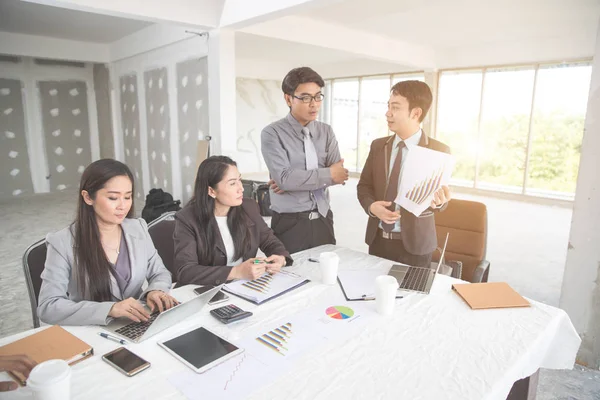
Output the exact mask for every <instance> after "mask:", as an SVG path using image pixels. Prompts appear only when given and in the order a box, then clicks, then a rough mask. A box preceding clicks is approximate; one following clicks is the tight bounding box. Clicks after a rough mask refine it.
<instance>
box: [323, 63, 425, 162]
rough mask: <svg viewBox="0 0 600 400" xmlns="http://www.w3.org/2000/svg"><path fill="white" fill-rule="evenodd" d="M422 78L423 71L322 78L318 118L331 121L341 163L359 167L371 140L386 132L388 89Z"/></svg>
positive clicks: (365, 158)
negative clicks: (321, 95)
mask: <svg viewBox="0 0 600 400" xmlns="http://www.w3.org/2000/svg"><path fill="white" fill-rule="evenodd" d="M412 79H415V80H420V81H424V79H425V77H424V75H423V73H409V74H397V75H378V76H365V77H358V78H346V79H330V80H327V81H325V88H324V92H325V96H326V97H325V101H324V103H323V106H322V108H321V113H320V115H319V120H320V121H323V122H325V123H328V124H331V126H332V127H333V131H334V132H335V136H336V138H337V141H338V143H339V146H340V153H341V155H342V158H343V159H344V166H345V167H346V168H348V170H349V171H350V172H360V171H361V170H362V167H363V165H364V164H365V161H366V160H367V156H368V155H369V149H370V147H371V142H372V141H373V140H375V139H377V138H379V137H382V136H387V135H389V134H390V132H389V131H388V128H387V123H386V119H385V112H386V110H387V102H388V100H389V97H390V89H391V88H392V85H393V84H394V83H396V82H400V81H406V80H412Z"/></svg>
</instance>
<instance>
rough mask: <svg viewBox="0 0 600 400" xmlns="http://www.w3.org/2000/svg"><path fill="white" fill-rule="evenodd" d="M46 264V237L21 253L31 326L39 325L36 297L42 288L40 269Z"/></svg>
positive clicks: (37, 326)
mask: <svg viewBox="0 0 600 400" xmlns="http://www.w3.org/2000/svg"><path fill="white" fill-rule="evenodd" d="M45 264H46V239H42V240H40V241H38V242H35V243H34V244H32V245H31V246H29V248H27V250H25V254H24V255H23V273H24V274H25V283H26V284H27V291H28V292H29V302H30V304H31V319H32V320H33V327H34V328H39V327H40V319H39V318H38V315H37V306H38V297H39V295H40V289H41V288H42V271H43V270H44V266H45Z"/></svg>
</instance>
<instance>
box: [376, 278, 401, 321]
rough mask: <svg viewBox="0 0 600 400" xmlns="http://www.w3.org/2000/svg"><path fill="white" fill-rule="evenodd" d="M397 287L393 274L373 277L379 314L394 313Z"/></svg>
mask: <svg viewBox="0 0 600 400" xmlns="http://www.w3.org/2000/svg"><path fill="white" fill-rule="evenodd" d="M398 288H399V285H398V280H397V279H396V278H394V277H393V276H389V275H381V276H378V277H377V278H375V302H376V303H377V312H378V313H379V314H381V315H392V314H393V313H394V306H395V305H396V292H397V290H398Z"/></svg>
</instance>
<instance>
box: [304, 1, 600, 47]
mask: <svg viewBox="0 0 600 400" xmlns="http://www.w3.org/2000/svg"><path fill="white" fill-rule="evenodd" d="M366 4H367V2H366V1H365V0H346V1H343V2H341V3H339V4H335V5H332V6H327V7H323V8H319V9H317V10H311V11H310V12H305V13H304V14H303V15H304V16H307V17H310V18H315V19H319V20H322V21H324V22H328V23H335V24H339V25H342V26H345V27H349V28H355V29H359V30H363V31H368V32H370V33H375V34H379V35H382V36H386V37H389V38H392V39H401V40H408V41H411V42H414V43H418V44H421V45H428V46H433V47H436V48H454V47H462V46H473V45H481V44H493V43H498V42H506V41H510V40H524V39H529V38H539V39H541V38H561V37H564V36H569V37H575V36H580V35H591V37H593V38H595V34H596V30H597V27H598V19H599V16H600V1H598V0H568V1H565V0H526V1H523V0H498V1H481V0H453V1H447V0H421V1H418V2H417V1H413V0H369V1H368V6H366ZM592 46H593V43H592Z"/></svg>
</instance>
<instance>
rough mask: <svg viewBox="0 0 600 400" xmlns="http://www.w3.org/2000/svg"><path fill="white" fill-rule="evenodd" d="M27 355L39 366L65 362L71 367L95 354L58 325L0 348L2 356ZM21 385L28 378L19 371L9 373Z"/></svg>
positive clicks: (88, 346) (81, 341)
mask: <svg viewBox="0 0 600 400" xmlns="http://www.w3.org/2000/svg"><path fill="white" fill-rule="evenodd" d="M15 354H26V355H28V356H29V357H30V358H31V359H32V360H34V361H35V362H37V363H38V364H39V363H41V362H44V361H48V360H56V359H60V360H65V361H66V362H68V363H69V364H70V365H72V364H75V363H77V362H79V361H81V360H83V359H86V358H88V357H90V356H91V355H92V354H94V349H93V348H92V347H91V346H90V345H89V344H87V343H85V342H84V341H83V340H81V339H79V338H78V337H76V336H74V335H72V334H70V333H69V332H67V331H66V330H64V329H63V328H61V327H60V326H58V325H54V326H51V327H50V328H47V329H44V330H43V331H40V332H37V333H34V334H33V335H30V336H27V337H25V338H23V339H20V340H17V341H16V342H12V343H10V344H7V345H6V346H2V347H0V355H2V356H5V355H15ZM9 372H10V374H11V375H12V376H14V377H15V378H16V379H17V380H18V381H19V382H20V383H21V385H25V381H26V378H25V376H24V375H23V374H21V373H20V372H17V371H9Z"/></svg>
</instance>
